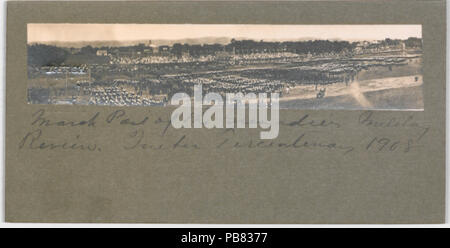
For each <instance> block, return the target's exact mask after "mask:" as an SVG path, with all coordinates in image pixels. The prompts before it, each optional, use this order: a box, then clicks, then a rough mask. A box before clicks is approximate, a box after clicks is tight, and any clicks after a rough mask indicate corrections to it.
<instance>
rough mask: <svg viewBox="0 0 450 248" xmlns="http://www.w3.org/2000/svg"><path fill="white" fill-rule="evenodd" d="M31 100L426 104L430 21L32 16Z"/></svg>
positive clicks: (360, 106)
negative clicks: (209, 97) (140, 20)
mask: <svg viewBox="0 0 450 248" xmlns="http://www.w3.org/2000/svg"><path fill="white" fill-rule="evenodd" d="M27 30H28V37H27V40H28V43H27V57H28V58H27V59H28V60H27V63H28V68H27V73H28V81H27V91H28V92H27V101H28V103H29V104H69V105H107V106H168V105H170V99H171V97H172V96H173V95H174V94H176V93H180V92H183V93H187V94H189V95H193V89H194V86H195V85H201V86H202V90H203V94H207V93H210V92H214V93H218V94H220V95H222V96H225V94H227V93H243V94H248V93H255V94H258V93H268V94H269V95H270V93H278V94H279V96H280V98H279V106H280V108H282V109H344V110H346V109H348V110H360V109H373V110H423V109H424V103H423V95H422V89H423V69H422V55H423V54H422V45H423V44H422V27H421V25H231V24H230V25H215V24H214V25H213V24H55V23H52V24H38V23H36V24H28V26H27Z"/></svg>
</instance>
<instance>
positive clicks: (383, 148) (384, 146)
mask: <svg viewBox="0 0 450 248" xmlns="http://www.w3.org/2000/svg"><path fill="white" fill-rule="evenodd" d="M413 144H414V140H412V139H408V141H401V140H397V139H390V138H386V137H374V138H373V139H371V140H370V141H369V143H368V144H367V146H366V150H367V151H374V152H404V153H407V152H409V151H410V150H411V148H412V147H413Z"/></svg>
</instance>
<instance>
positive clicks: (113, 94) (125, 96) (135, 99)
mask: <svg viewBox="0 0 450 248" xmlns="http://www.w3.org/2000/svg"><path fill="white" fill-rule="evenodd" d="M89 104H94V105H117V106H130V105H137V106H150V105H164V104H165V101H164V100H156V99H150V98H146V97H143V96H141V95H138V94H136V93H133V92H129V91H127V90H126V89H124V88H122V87H117V86H112V87H95V88H94V89H92V91H91V97H90V100H89Z"/></svg>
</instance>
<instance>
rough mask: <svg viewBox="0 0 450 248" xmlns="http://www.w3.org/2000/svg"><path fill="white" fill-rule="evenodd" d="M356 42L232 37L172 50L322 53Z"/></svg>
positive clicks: (352, 44)
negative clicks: (256, 39) (227, 42)
mask: <svg viewBox="0 0 450 248" xmlns="http://www.w3.org/2000/svg"><path fill="white" fill-rule="evenodd" d="M355 46H356V43H350V42H348V41H329V40H314V41H289V42H266V41H259V42H258V41H254V40H239V41H238V40H235V39H232V40H231V42H230V43H229V44H227V45H221V44H211V45H209V44H204V45H189V44H179V43H176V44H174V45H173V46H172V49H171V52H172V53H173V54H174V55H178V56H180V55H182V54H183V53H188V54H190V55H191V56H198V55H208V54H215V53H216V52H220V51H227V52H235V53H237V54H246V53H255V52H282V51H289V52H293V53H298V54H307V53H313V54H320V53H331V52H334V53H340V52H342V51H344V50H347V51H350V50H352V49H353V48H355Z"/></svg>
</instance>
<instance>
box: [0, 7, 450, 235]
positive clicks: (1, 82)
mask: <svg viewBox="0 0 450 248" xmlns="http://www.w3.org/2000/svg"><path fill="white" fill-rule="evenodd" d="M0 2H1V3H0V13H1V14H0V15H1V20H2V21H1V25H0V33H1V34H2V36H1V40H0V44H1V46H0V57H1V61H2V62H1V63H0V109H1V114H0V126H1V127H0V130H1V135H2V137H3V139H2V141H1V142H0V151H1V152H0V154H1V155H0V164H1V169H0V178H1V179H2V182H1V184H0V185H1V186H0V199H1V204H0V228H6V227H9V228H18V227H31V228H50V227H58V228H69V227H71V228H74V227H75V228H81V227H90V228H105V227H106V228H118V227H135V228H136V227H139V228H141V227H142V228H148V227H152V228H155V227H156V228H175V227H182V228H200V227H201V228H210V227H216V228H217V227H224V228H232V227H240V228H269V227H275V228H285V227H286V228H298V227H300V228H302V227H308V228H323V227H328V228H343V227H350V228H369V227H370V228H384V227H388V228H401V227H409V228H420V227H422V228H423V227H428V228H436V227H445V228H450V223H449V214H450V207H449V191H450V183H449V180H448V178H450V170H449V166H448V164H449V159H448V156H446V178H447V181H446V224H439V225H365V224H364V225H340V224H339V225H323V224H320V225H304V224H295V225H234V224H232V225H224V224H221V225H215V224H214V225H213V224H31V223H6V222H5V212H4V210H5V209H4V207H5V204H4V200H5V197H4V192H5V176H4V171H5V167H4V164H5V163H4V161H5V150H4V142H5V141H4V137H5V120H4V117H5V98H4V97H5V74H6V67H5V64H6V63H5V61H6V57H5V55H6V0H0ZM446 6H447V23H448V22H449V19H450V18H449V16H448V12H449V10H450V7H449V3H448V1H447V5H446ZM449 32H450V28H449V25H448V24H447V49H446V52H447V57H446V61H447V62H446V63H447V64H446V66H447V70H446V72H447V73H446V79H447V82H446V85H447V87H446V94H447V101H446V111H447V113H446V124H447V126H446V154H449V151H450V147H449V145H448V143H449V141H450V133H449V131H450V130H449V127H450V117H449V116H450V103H449V99H448V97H449V96H450V88H449V86H450V85H449V76H450V73H449V64H450V63H449V61H450V52H449V47H450V37H449Z"/></svg>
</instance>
